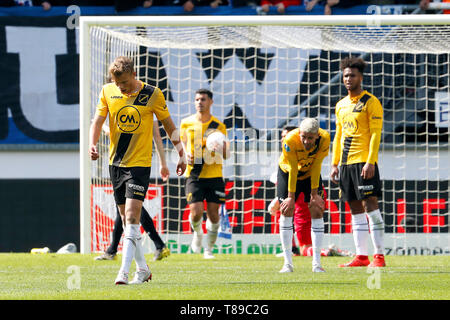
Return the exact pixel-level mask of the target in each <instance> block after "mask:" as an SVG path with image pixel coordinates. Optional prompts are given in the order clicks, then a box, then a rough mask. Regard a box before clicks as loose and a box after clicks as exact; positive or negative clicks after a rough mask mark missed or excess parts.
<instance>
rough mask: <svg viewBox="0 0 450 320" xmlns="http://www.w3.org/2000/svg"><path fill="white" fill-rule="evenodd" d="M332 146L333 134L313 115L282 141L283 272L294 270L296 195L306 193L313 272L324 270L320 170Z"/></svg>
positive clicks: (279, 184) (279, 183)
mask: <svg viewBox="0 0 450 320" xmlns="http://www.w3.org/2000/svg"><path fill="white" fill-rule="evenodd" d="M329 148H330V134H329V133H328V132H327V131H325V130H323V129H321V128H320V127H319V122H318V121H317V120H316V119H313V118H305V119H304V120H303V121H302V122H301V123H300V127H299V128H297V129H294V130H292V131H290V132H289V133H288V134H287V136H286V137H285V138H284V141H283V148H282V149H283V150H282V154H281V155H280V158H279V161H278V174H277V197H278V201H279V202H280V213H281V215H280V222H279V223H280V238H281V245H282V249H283V254H284V264H283V268H282V269H281V270H280V272H281V273H285V272H293V270H294V267H293V263H292V238H293V225H292V219H293V215H294V208H295V203H296V201H297V198H298V197H299V196H300V195H301V194H303V197H304V201H305V202H306V203H308V207H309V211H310V213H311V238H312V247H313V261H312V265H313V266H312V271H313V272H324V270H323V268H322V266H321V264H320V251H321V246H322V240H323V233H324V222H323V212H324V209H325V202H324V200H323V187H322V179H321V176H320V171H321V169H322V162H323V159H324V158H325V157H326V156H327V155H328V152H329Z"/></svg>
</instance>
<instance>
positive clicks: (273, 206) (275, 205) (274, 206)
mask: <svg viewBox="0 0 450 320" xmlns="http://www.w3.org/2000/svg"><path fill="white" fill-rule="evenodd" d="M267 210H268V211H269V213H270V215H271V216H274V215H275V214H276V213H277V211H278V210H280V202H279V201H278V198H274V199H273V200H272V201H271V202H270V204H269V206H268V207H267Z"/></svg>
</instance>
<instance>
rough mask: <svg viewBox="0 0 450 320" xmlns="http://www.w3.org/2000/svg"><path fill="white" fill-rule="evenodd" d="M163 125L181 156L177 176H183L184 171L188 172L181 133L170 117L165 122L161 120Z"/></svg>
mask: <svg viewBox="0 0 450 320" xmlns="http://www.w3.org/2000/svg"><path fill="white" fill-rule="evenodd" d="M161 123H162V125H163V126H164V129H165V130H166V132H167V134H168V135H169V137H170V140H171V141H172V144H173V145H174V147H175V149H176V150H177V151H178V155H179V156H180V158H179V160H178V164H177V175H179V176H181V175H182V174H183V173H184V171H186V159H185V157H184V148H183V144H182V143H181V140H180V133H179V131H178V130H177V128H176V127H175V124H174V123H173V120H172V118H171V117H170V116H169V117H167V118H165V119H164V120H161Z"/></svg>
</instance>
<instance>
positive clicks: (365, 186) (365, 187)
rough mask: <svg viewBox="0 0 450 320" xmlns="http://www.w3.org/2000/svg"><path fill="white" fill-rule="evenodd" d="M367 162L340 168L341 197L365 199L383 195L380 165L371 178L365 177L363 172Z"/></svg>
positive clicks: (347, 199) (344, 198) (351, 199)
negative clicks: (362, 175)
mask: <svg viewBox="0 0 450 320" xmlns="http://www.w3.org/2000/svg"><path fill="white" fill-rule="evenodd" d="M364 165H365V163H355V164H347V165H342V166H341V168H340V170H339V171H340V179H339V188H340V198H341V199H342V200H345V201H353V200H363V199H366V198H368V197H372V196H375V197H381V195H382V193H381V181H380V172H379V171H378V165H377V164H376V163H375V174H374V176H373V177H372V178H371V179H363V177H361V172H362V169H363V167H364Z"/></svg>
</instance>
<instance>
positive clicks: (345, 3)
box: [306, 0, 363, 15]
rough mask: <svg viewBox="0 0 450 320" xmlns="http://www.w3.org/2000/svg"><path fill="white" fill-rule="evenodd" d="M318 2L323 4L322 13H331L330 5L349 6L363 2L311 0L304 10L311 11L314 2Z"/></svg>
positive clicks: (351, 0) (352, 0)
mask: <svg viewBox="0 0 450 320" xmlns="http://www.w3.org/2000/svg"><path fill="white" fill-rule="evenodd" d="M318 3H320V4H321V5H323V6H324V12H323V13H324V14H326V15H330V14H332V10H331V8H332V7H335V8H350V7H353V6H357V5H360V4H362V3H363V1H362V0H311V1H309V2H308V3H307V4H306V11H311V10H312V9H313V8H314V7H315V6H316V4H318Z"/></svg>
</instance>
